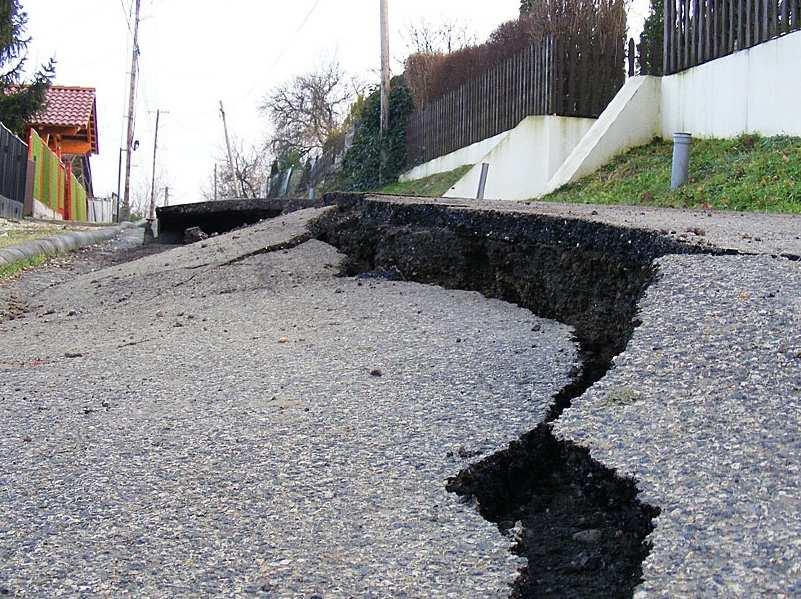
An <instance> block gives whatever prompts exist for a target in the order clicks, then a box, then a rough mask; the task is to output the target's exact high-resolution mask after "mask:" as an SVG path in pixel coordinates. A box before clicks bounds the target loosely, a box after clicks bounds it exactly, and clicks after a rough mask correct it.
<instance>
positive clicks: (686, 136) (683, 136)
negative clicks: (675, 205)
mask: <svg viewBox="0 0 801 599" xmlns="http://www.w3.org/2000/svg"><path fill="white" fill-rule="evenodd" d="M692 143H693V136H692V134H690V133H674V134H673V173H672V176H671V179H670V188H671V189H678V188H679V187H681V186H682V185H684V184H685V183H687V176H688V172H689V169H690V149H691V147H692Z"/></svg>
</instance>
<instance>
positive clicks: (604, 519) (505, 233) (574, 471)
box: [315, 196, 701, 598]
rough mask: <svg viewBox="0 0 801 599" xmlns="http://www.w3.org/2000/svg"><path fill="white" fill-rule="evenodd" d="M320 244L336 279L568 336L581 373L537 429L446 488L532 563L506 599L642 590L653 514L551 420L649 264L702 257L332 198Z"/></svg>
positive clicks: (626, 330)
mask: <svg viewBox="0 0 801 599" xmlns="http://www.w3.org/2000/svg"><path fill="white" fill-rule="evenodd" d="M331 201H333V202H335V203H338V204H339V206H340V209H339V212H338V213H337V214H336V215H335V216H333V217H332V218H329V219H327V220H322V221H320V222H319V223H318V225H317V230H316V231H315V236H316V237H317V238H318V239H320V240H321V241H325V242H327V243H329V244H331V245H333V246H335V247H336V248H338V249H339V250H340V251H341V252H343V253H344V254H345V255H347V256H348V260H347V262H346V266H345V273H344V274H346V275H349V276H356V275H359V274H362V273H366V272H368V273H369V272H378V273H384V274H385V275H389V276H391V277H392V278H395V279H398V280H406V281H414V282H418V283H427V284H433V285H439V286H442V287H445V288H451V289H462V290H472V291H478V292H480V293H482V294H483V295H485V296H486V297H491V298H497V299H502V300H505V301H508V302H511V303H515V304H517V305H520V306H522V307H525V308H528V309H529V310H531V311H532V312H534V313H535V314H538V315H539V316H542V317H545V318H551V319H555V320H559V321H561V322H564V323H566V324H569V325H572V326H573V327H574V328H575V331H576V338H577V341H578V343H579V346H580V353H581V358H582V366H581V369H580V370H579V371H578V372H576V373H575V378H574V380H573V382H572V383H571V384H570V385H568V386H566V387H565V388H564V389H562V391H560V393H558V394H557V395H556V396H555V397H554V400H553V403H552V405H551V409H550V411H549V413H548V416H547V418H546V421H545V422H543V424H541V425H540V426H539V427H537V428H536V429H535V430H533V431H531V432H530V433H528V434H526V435H524V436H523V437H521V438H520V439H519V440H518V441H515V442H514V443H512V444H511V445H510V446H509V448H507V449H505V450H503V451H500V452H498V453H496V454H494V455H492V456H490V457H488V458H486V459H484V460H482V461H481V462H478V463H476V464H473V465H471V466H470V467H469V468H467V469H465V470H464V471H462V472H461V473H459V474H458V475H457V476H455V477H454V478H452V479H451V480H450V481H449V482H448V490H449V491H451V492H454V493H458V494H460V495H462V496H467V497H475V499H476V500H477V505H478V509H479V511H480V513H481V514H482V516H483V517H484V518H486V519H487V520H489V521H490V522H493V523H495V524H497V525H498V526H499V528H501V529H502V530H504V529H510V528H512V527H513V526H514V525H515V523H516V522H520V523H522V525H523V532H522V535H521V538H520V539H519V542H518V543H517V545H516V547H515V551H516V552H517V553H518V554H520V555H521V556H524V557H526V558H527V559H528V566H527V567H526V568H525V569H524V570H523V571H521V575H520V577H519V578H518V580H517V582H516V584H515V586H514V589H513V590H512V597H514V598H528V597H547V596H553V597H590V596H592V597H631V596H632V595H633V591H634V589H635V588H636V587H637V585H638V584H639V583H640V582H641V578H642V562H643V560H644V559H645V558H646V557H647V555H648V552H649V546H648V544H647V542H646V538H647V536H648V535H649V534H650V532H651V531H652V530H653V524H652V521H653V519H654V518H655V517H656V516H657V515H658V514H659V509H658V508H657V507H653V506H649V505H645V504H643V503H641V502H639V501H638V500H637V488H636V484H635V482H634V481H633V480H631V479H626V478H621V477H619V476H618V475H617V474H616V473H615V472H613V471H611V470H610V469H608V468H606V467H604V466H603V465H602V464H600V463H598V462H597V461H595V460H593V459H592V457H591V456H590V455H589V452H588V451H587V450H586V449H584V448H582V447H579V446H577V445H574V444H572V443H568V442H565V441H562V440H559V439H557V438H556V437H554V435H553V433H552V430H551V426H550V424H549V423H550V422H553V421H554V420H556V419H558V418H559V417H560V415H561V414H562V412H563V411H564V410H565V409H567V408H568V407H569V406H570V405H571V403H572V402H573V401H574V400H575V399H576V398H578V397H580V396H581V395H583V393H584V392H585V391H586V390H587V389H588V388H589V387H590V386H592V385H593V384H594V383H595V382H597V381H598V380H600V379H601V378H603V377H604V376H605V374H606V373H607V372H608V370H609V368H610V367H611V365H612V360H613V358H614V356H616V355H617V354H619V353H620V352H622V351H623V350H624V349H625V347H626V345H627V344H628V341H629V339H630V338H631V335H632V333H633V331H634V328H635V327H636V326H637V325H638V321H637V319H636V314H637V304H638V302H639V300H640V298H641V297H642V294H643V293H644V291H645V289H646V288H647V286H648V285H649V284H650V282H651V281H652V280H653V278H654V276H655V271H654V268H653V266H652V264H653V261H654V259H655V258H657V257H659V256H662V255H666V254H671V253H698V252H700V251H701V250H699V249H698V248H693V247H691V246H685V245H682V244H679V243H675V242H672V241H670V240H667V239H665V238H663V237H661V236H659V235H656V234H653V233H649V232H647V231H636V230H622V229H618V228H615V227H611V226H608V225H603V224H599V223H590V222H586V221H573V222H569V221H565V220H563V219H553V218H550V217H540V216H536V215H526V216H520V215H514V214H509V213H506V214H501V213H497V214H496V213H490V212H482V213H476V212H470V211H465V210H453V209H450V208H448V207H447V206H441V205H440V206H434V205H429V206H421V205H398V204H391V203H382V202H371V201H369V200H364V199H363V198H358V197H356V198H354V197H351V196H346V197H339V198H332V199H331Z"/></svg>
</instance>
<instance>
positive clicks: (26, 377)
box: [0, 210, 577, 597]
mask: <svg viewBox="0 0 801 599" xmlns="http://www.w3.org/2000/svg"><path fill="white" fill-rule="evenodd" d="M323 213H324V210H308V211H303V212H298V213H294V214H292V215H289V216H287V217H282V218H279V219H276V221H271V222H267V223H262V224H260V225H257V226H254V227H251V228H249V229H245V230H241V231H237V232H234V233H229V234H227V235H224V236H220V237H216V238H212V239H210V240H208V241H207V242H203V243H199V244H195V245H193V246H186V247H182V248H178V249H174V250H171V251H168V252H165V253H160V254H157V255H152V256H149V257H145V258H143V259H141V260H138V261H136V262H131V263H128V264H123V265H118V266H112V267H109V268H106V269H104V270H101V271H99V272H94V273H93V272H88V273H85V274H82V275H79V276H77V277H76V278H74V279H72V280H70V281H68V282H65V283H63V284H59V285H56V286H53V287H47V288H44V289H39V290H38V291H37V292H36V294H35V296H34V297H33V298H28V300H29V302H28V305H29V307H30V312H28V313H27V314H25V315H23V316H24V317H22V318H18V319H15V320H13V321H6V322H4V323H2V324H0V334H1V335H2V339H3V343H2V346H0V373H2V376H0V419H2V422H3V423H4V434H3V435H2V437H0V465H1V466H2V467H0V488H2V492H0V589H3V590H5V591H7V592H8V593H10V594H13V595H14V596H20V597H41V596H87V597H88V596H109V597H120V596H136V597H141V596H148V597H162V596H164V597H167V596H169V597H175V596H204V595H223V596H248V595H262V596H275V597H310V596H312V595H314V594H320V595H321V596H325V597H340V596H341V597H348V596H359V597H379V596H381V597H385V596H394V597H404V596H407V597H421V596H425V597H491V596H508V594H509V584H510V583H511V582H512V581H513V580H514V578H515V576H516V573H517V568H518V567H519V566H520V565H521V562H520V560H519V559H518V558H516V557H514V556H513V555H512V554H511V553H510V551H509V548H510V545H511V543H512V539H510V538H507V537H504V536H502V535H501V534H499V532H498V530H497V528H495V527H494V526H493V525H492V524H490V523H488V522H486V521H484V520H483V519H482V518H481V517H480V516H479V514H478V513H477V511H476V509H475V506H473V505H471V504H470V503H462V502H460V500H459V498H458V497H456V496H455V495H451V494H448V493H446V491H445V481H446V479H447V478H448V477H450V476H453V475H455V474H456V473H458V472H459V470H460V469H462V468H463V467H464V466H465V465H467V464H468V463H469V462H470V461H472V460H475V459H478V456H483V455H487V454H490V453H493V452H494V451H496V450H498V449H500V448H502V447H504V446H506V444H507V443H508V442H509V441H511V440H513V439H515V438H516V437H518V436H519V435H520V434H521V433H523V432H525V431H528V430H530V429H532V428H534V427H535V426H536V425H537V424H538V423H539V422H540V421H541V420H542V418H543V417H544V415H545V412H546V410H547V407H548V404H549V402H550V398H551V396H552V395H553V394H554V393H555V392H556V391H558V390H559V389H560V388H561V387H562V386H564V385H565V384H566V383H567V382H568V380H569V373H570V370H571V368H572V367H573V366H574V365H575V363H576V360H577V352H576V347H575V345H574V343H573V341H572V340H571V331H570V329H569V328H568V327H566V326H564V325H561V324H559V323H555V322H553V321H547V320H543V319H540V318H537V317H536V316H534V315H533V314H531V313H530V312H528V311H526V310H523V309H521V308H518V307H516V306H513V305H511V304H506V303H503V302H499V301H493V300H487V299H485V298H483V297H482V296H480V295H479V294H476V293H470V292H461V291H445V290H442V289H439V288H435V287H429V286H423V285H417V284H411V283H397V282H390V281H384V280H370V279H364V280H358V279H346V278H339V277H337V276H336V274H337V272H338V269H339V264H340V262H341V260H342V258H343V257H342V256H341V255H340V254H338V253H337V252H336V250H334V249H333V248H332V247H330V246H328V245H326V244H323V243H321V242H318V241H314V240H310V239H309V234H308V231H307V224H308V223H309V221H310V219H314V218H317V217H319V216H320V215H321V214H323Z"/></svg>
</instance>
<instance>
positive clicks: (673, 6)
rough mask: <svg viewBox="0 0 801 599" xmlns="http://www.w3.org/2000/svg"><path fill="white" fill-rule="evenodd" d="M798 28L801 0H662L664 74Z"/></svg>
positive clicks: (800, 25)
mask: <svg viewBox="0 0 801 599" xmlns="http://www.w3.org/2000/svg"><path fill="white" fill-rule="evenodd" d="M799 30H801V0H666V1H665V40H664V72H665V74H666V75H671V74H673V73H678V72H680V71H683V70H685V69H689V68H691V67H694V66H697V65H699V64H703V63H705V62H709V61H710V60H714V59H716V58H721V57H723V56H727V55H729V54H731V53H732V52H736V51H737V50H743V49H745V48H751V47H753V46H756V45H758V44H762V43H764V42H766V41H768V40H771V39H773V38H776V37H779V36H781V35H785V34H787V33H790V32H793V31H799Z"/></svg>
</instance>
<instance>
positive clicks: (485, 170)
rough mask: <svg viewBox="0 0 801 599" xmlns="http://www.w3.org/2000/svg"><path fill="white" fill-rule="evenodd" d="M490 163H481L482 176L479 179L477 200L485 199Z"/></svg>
mask: <svg viewBox="0 0 801 599" xmlns="http://www.w3.org/2000/svg"><path fill="white" fill-rule="evenodd" d="M489 166H490V165H489V164H487V163H486V162H485V163H483V164H482V165H481V178H480V179H479V180H478V194H476V199H477V200H483V199H484V192H485V191H486V190H487V175H488V174H489Z"/></svg>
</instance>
